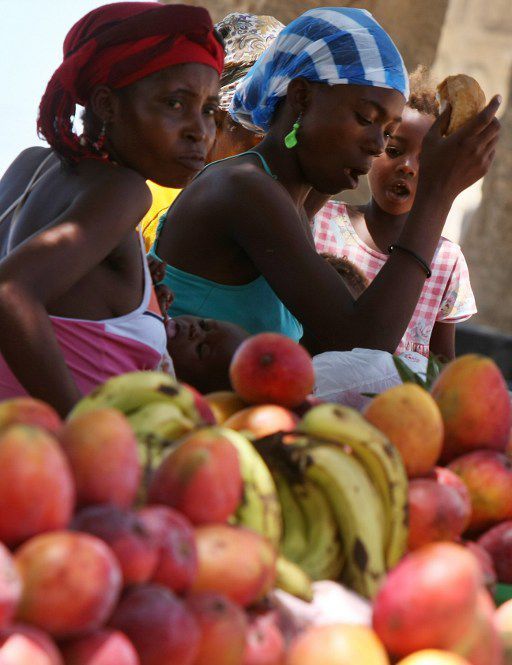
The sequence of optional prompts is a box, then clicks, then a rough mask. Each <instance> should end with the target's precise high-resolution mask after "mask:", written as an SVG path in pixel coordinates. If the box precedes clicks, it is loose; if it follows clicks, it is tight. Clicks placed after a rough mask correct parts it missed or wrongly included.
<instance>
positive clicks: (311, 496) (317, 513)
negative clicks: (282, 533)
mask: <svg viewBox="0 0 512 665" xmlns="http://www.w3.org/2000/svg"><path fill="white" fill-rule="evenodd" d="M291 490H292V492H293V495H294V497H295V500H296V502H297V504H298V505H299V506H300V509H301V510H302V513H303V516H304V521H305V524H306V533H307V541H306V548H305V550H304V551H303V556H301V557H300V558H299V559H298V560H297V561H295V563H297V564H298V565H299V566H300V567H301V568H302V570H304V571H305V572H306V573H307V574H308V575H309V576H310V577H311V579H312V580H327V579H330V580H338V579H339V577H340V575H341V571H342V569H343V565H344V562H345V556H344V551H343V545H342V542H341V540H340V533H339V530H338V524H337V523H336V519H335V517H334V513H333V511H332V508H331V505H330V503H329V501H328V499H327V497H326V496H325V494H324V493H323V491H322V490H321V489H320V488H319V487H318V486H317V485H315V483H313V482H311V481H310V480H308V479H305V480H304V482H302V483H300V484H298V483H295V484H293V485H292V486H291ZM283 513H284V517H283V519H284V520H285V524H286V511H285V510H283Z"/></svg>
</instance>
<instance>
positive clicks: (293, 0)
mask: <svg viewBox="0 0 512 665" xmlns="http://www.w3.org/2000/svg"><path fill="white" fill-rule="evenodd" d="M163 1H164V2H166V1H167V0H163ZM187 4H192V5H199V6H201V7H206V8H207V9H208V10H209V11H210V13H211V15H212V17H213V20H214V21H218V20H219V19H221V18H222V17H224V16H225V15H226V14H229V12H232V11H240V12H250V13H251V14H271V15H272V16H275V17H276V18H278V19H279V20H280V21H282V22H283V23H285V24H286V23H289V22H290V21H292V20H293V19H294V18H297V16H299V15H300V14H302V13H303V12H305V11H306V10H308V9H312V8H313V7H326V6H331V7H335V6H343V7H360V8H362V9H367V10H368V11H370V12H371V13H372V14H373V16H374V17H375V19H376V20H377V21H379V23H381V24H382V26H383V27H384V28H385V29H386V30H387V31H388V32H389V33H390V34H391V36H392V37H393V39H394V40H395V41H396V44H397V46H398V48H399V49H400V50H401V52H402V54H403V56H404V59H405V62H406V64H407V66H408V67H409V68H413V67H415V66H416V65H417V64H419V63H425V64H428V65H430V64H431V63H432V62H433V61H434V58H435V55H436V50H437V44H438V41H439V36H440V34H441V28H442V25H443V21H444V17H445V13H446V9H447V7H448V0H429V1H428V2H424V1H423V0H348V1H347V0H345V2H333V1H332V0H331V1H329V0H327V1H326V0H316V1H315V0H309V2H307V1H304V0H237V1H236V2H235V0H191V1H189V2H187Z"/></svg>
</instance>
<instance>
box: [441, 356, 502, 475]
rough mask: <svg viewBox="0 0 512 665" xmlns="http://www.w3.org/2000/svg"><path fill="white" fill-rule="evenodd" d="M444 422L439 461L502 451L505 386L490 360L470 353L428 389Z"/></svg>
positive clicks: (446, 369)
mask: <svg viewBox="0 0 512 665" xmlns="http://www.w3.org/2000/svg"><path fill="white" fill-rule="evenodd" d="M431 393H432V397H433V398H434V399H435V400H436V402H437V404H438V406H439V408H440V410H441V414H442V416H443V422H444V444H443V452H442V455H441V459H442V461H443V462H448V461H450V460H452V459H454V458H455V457H458V456H460V455H463V454H465V453H469V452H471V451H473V450H477V449H480V448H491V449H494V450H498V451H504V450H505V448H506V447H507V442H508V437H509V433H510V425H511V409H510V396H509V394H508V389H507V384H506V382H505V379H504V377H503V374H502V373H501V371H500V369H499V367H498V366H497V365H496V363H495V362H494V361H493V360H491V358H486V357H485V356H480V355H477V354H474V353H469V354H467V355H463V356H460V357H458V358H456V359H455V360H452V361H451V362H450V363H449V364H448V365H446V367H445V368H444V369H443V371H442V372H441V374H440V375H439V376H438V377H437V379H436V381H435V382H434V385H433V386H432V390H431Z"/></svg>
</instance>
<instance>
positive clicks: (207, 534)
mask: <svg viewBox="0 0 512 665" xmlns="http://www.w3.org/2000/svg"><path fill="white" fill-rule="evenodd" d="M196 542H197V549H198V554H199V570H198V573H197V577H196V579H195V582H194V585H193V587H192V588H193V590H194V591H214V592H217V593H222V594H224V595H226V596H227V597H228V598H230V599H231V600H232V601H234V602H235V603H238V604H239V605H242V606H243V607H245V606H248V605H251V604H252V603H254V602H255V601H257V600H259V599H260V598H262V597H263V596H264V595H265V594H266V593H267V592H268V591H269V590H270V589H271V588H272V586H273V584H274V582H275V578H276V552H275V550H274V548H273V547H272V545H271V544H270V543H269V541H268V540H266V539H265V538H263V536H260V534H258V533H256V532H254V531H250V530H249V529H244V528H241V527H234V526H229V525H227V524H207V525H205V526H200V527H198V528H197V529H196Z"/></svg>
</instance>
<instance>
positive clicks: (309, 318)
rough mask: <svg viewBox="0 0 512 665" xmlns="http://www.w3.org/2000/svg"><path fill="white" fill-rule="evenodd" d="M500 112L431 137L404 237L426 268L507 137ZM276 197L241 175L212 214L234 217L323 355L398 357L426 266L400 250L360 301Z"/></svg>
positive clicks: (264, 182)
mask: <svg viewBox="0 0 512 665" xmlns="http://www.w3.org/2000/svg"><path fill="white" fill-rule="evenodd" d="M498 105H499V104H498V102H497V101H496V100H492V101H491V103H490V104H489V106H488V107H487V108H486V109H484V111H482V113H480V114H479V116H477V118H476V119H475V120H473V121H471V122H470V123H468V124H467V125H466V126H465V127H463V128H461V129H460V130H459V131H458V132H455V133H454V134H452V135H451V136H449V137H447V138H445V137H444V136H443V135H442V134H443V130H444V128H445V125H447V123H448V120H449V115H448V114H443V116H441V117H440V118H439V119H438V120H437V121H436V123H434V125H433V127H432V130H431V131H430V132H429V134H428V135H427V138H426V141H425V145H424V150H423V153H422V165H421V167H420V179H419V184H418V190H417V194H416V200H415V203H414V206H413V209H412V210H411V212H410V214H409V216H408V220H407V223H406V225H405V227H404V230H403V232H402V234H401V237H400V239H399V243H400V244H402V245H404V246H405V247H408V248H409V249H411V250H413V251H415V252H416V253H418V254H419V255H421V256H422V257H423V258H424V260H425V261H426V262H427V263H430V262H431V260H432V258H433V255H434V252H435V249H436V247H437V243H438V241H439V237H440V234H441V231H442V228H443V226H444V223H445V220H446V216H447V214H448V211H449V210H450V207H451V204H452V202H453V200H454V198H455V197H456V196H457V195H458V194H459V193H460V192H461V191H462V190H463V189H465V188H466V187H468V186H469V185H470V184H472V183H473V182H475V181H476V180H478V179H479V178H480V177H482V176H483V175H484V174H485V173H486V171H487V170H488V168H489V166H490V163H491V161H492V158H493V156H494V148H495V145H496V141H497V138H498V134H499V123H498V121H497V120H495V119H494V115H495V113H496V110H497V108H498ZM272 192H273V195H272V196H270V195H269V193H270V192H269V183H268V179H265V176H264V174H261V177H259V175H258V176H255V177H252V178H248V177H239V176H237V174H236V172H233V174H232V176H231V177H230V178H229V179H228V182H227V183H226V190H225V191H223V192H221V193H219V195H218V196H217V199H216V204H214V205H212V208H211V213H212V215H214V216H215V217H220V216H222V217H224V219H227V220H228V222H229V224H230V226H231V233H232V235H233V237H234V239H235V241H236V242H237V243H238V244H239V245H240V246H241V247H242V248H243V249H244V250H245V252H246V253H247V254H248V256H249V257H250V259H251V260H252V262H253V263H254V265H255V266H256V267H257V269H258V271H260V272H261V274H262V275H264V276H265V278H266V279H267V280H268V282H269V283H270V285H271V286H272V288H273V289H274V291H275V292H276V294H277V295H278V296H279V298H280V299H281V300H282V301H283V302H284V304H285V305H286V306H287V307H288V308H289V309H290V310H291V311H292V312H293V314H294V315H295V316H296V317H297V318H298V319H299V320H300V321H301V322H302V323H303V325H304V327H305V328H306V329H307V331H308V333H309V337H310V339H311V338H312V339H314V340H316V342H317V344H316V348H315V349H314V351H316V352H320V351H326V350H346V349H351V348H354V347H355V346H363V347H367V348H378V349H382V350H385V351H390V352H394V350H395V349H396V347H397V345H398V343H399V341H400V339H401V337H402V335H403V333H404V331H405V329H406V328H407V325H408V323H409V321H410V319H411V316H412V314H413V312H414V309H415V307H416V304H417V301H418V298H419V296H420V293H421V290H422V288H423V285H424V282H425V279H426V275H425V272H424V270H423V268H422V267H421V265H420V264H419V263H417V262H416V261H415V260H414V259H412V258H411V256H409V255H408V254H407V253H405V252H401V251H396V252H393V254H392V255H391V256H390V258H389V260H388V261H387V262H386V264H385V265H384V267H383V268H382V269H381V271H380V272H379V274H378V276H377V277H376V278H375V279H374V280H373V282H372V284H371V285H370V286H369V287H368V288H367V289H366V290H365V292H364V293H363V294H362V295H361V296H360V298H359V299H358V300H357V301H354V300H353V299H352V297H351V296H350V294H349V292H348V290H347V289H346V288H345V286H344V284H343V280H342V279H341V278H340V277H339V276H338V275H336V273H335V271H333V270H332V269H331V268H330V267H329V266H327V265H326V264H325V262H324V260H323V259H322V258H321V257H320V256H319V255H318V254H317V253H316V252H315V251H314V249H313V248H312V247H311V245H310V244H309V242H308V240H307V238H306V234H305V233H301V232H298V228H299V223H298V215H297V211H296V210H295V208H294V206H293V204H292V202H291V200H290V198H289V197H288V196H287V194H286V192H285V191H284V190H282V188H281V187H279V186H278V185H277V184H276V185H274V186H273V190H272ZM235 193H236V195H234V194H235ZM255 201H257V202H258V205H257V206H256V205H255Z"/></svg>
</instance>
